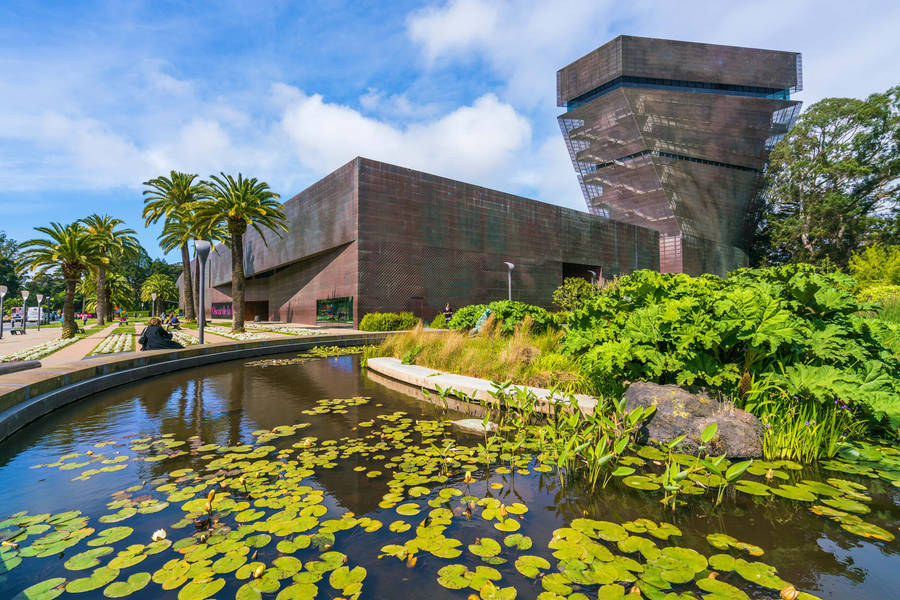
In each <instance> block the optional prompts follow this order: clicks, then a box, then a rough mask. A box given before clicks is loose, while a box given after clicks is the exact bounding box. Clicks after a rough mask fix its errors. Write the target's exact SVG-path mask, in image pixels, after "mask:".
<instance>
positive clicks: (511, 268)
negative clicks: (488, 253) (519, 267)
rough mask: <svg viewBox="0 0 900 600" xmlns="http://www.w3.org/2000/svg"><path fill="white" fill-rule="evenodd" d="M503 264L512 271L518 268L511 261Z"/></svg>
mask: <svg viewBox="0 0 900 600" xmlns="http://www.w3.org/2000/svg"><path fill="white" fill-rule="evenodd" d="M503 264H504V265H506V268H507V269H509V270H510V271H512V270H513V269H515V268H516V265H514V264H512V263H511V262H504V263H503Z"/></svg>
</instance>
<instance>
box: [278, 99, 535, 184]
mask: <svg viewBox="0 0 900 600" xmlns="http://www.w3.org/2000/svg"><path fill="white" fill-rule="evenodd" d="M276 94H278V95H280V96H284V95H285V94H286V90H284V89H283V88H279V89H277V90H276ZM289 95H291V96H292V97H293V101H292V102H291V103H290V104H289V105H288V106H286V108H285V109H284V112H283V116H282V119H281V127H282V129H283V131H284V132H285V133H286V134H287V136H288V139H289V140H290V143H291V145H292V147H293V150H294V154H295V156H296V157H297V159H298V160H299V161H300V162H301V163H302V164H304V165H305V166H307V167H309V168H310V169H312V170H313V171H315V172H317V173H320V174H323V173H327V172H329V171H331V170H333V169H335V168H336V167H337V166H339V165H342V164H344V163H345V162H347V161H349V160H350V159H352V158H353V157H355V156H358V155H359V156H365V157H367V158H372V159H375V160H382V161H386V162H391V163H396V164H399V165H402V166H406V167H410V168H413V169H421V170H427V171H431V172H434V173H438V174H440V175H445V176H447V177H458V178H463V179H469V180H473V179H474V180H476V182H481V183H484V182H486V181H488V180H489V181H491V182H498V181H502V180H503V179H504V177H503V175H502V173H503V171H504V169H507V168H509V167H510V165H512V164H513V162H514V160H515V158H516V157H517V154H518V153H520V152H522V151H525V150H526V147H527V144H528V143H529V141H530V139H531V127H530V125H529V123H528V121H527V119H525V118H524V117H523V116H522V115H520V114H518V113H517V112H516V110H515V109H514V108H513V107H512V106H510V105H509V104H505V103H503V102H501V101H500V100H499V99H498V98H497V97H496V96H495V95H493V94H486V95H484V96H482V97H480V98H478V99H477V100H475V101H474V102H473V103H472V104H471V105H469V106H462V107H459V108H457V109H456V110H454V111H452V112H450V113H448V114H446V115H444V116H442V117H440V118H437V119H434V120H431V121H426V122H416V123H412V124H409V125H407V126H405V127H398V126H394V125H392V124H389V123H386V122H384V121H380V120H377V119H374V118H372V117H367V116H365V115H363V114H361V113H360V112H358V111H356V110H354V109H352V108H350V107H348V106H342V105H339V104H332V103H328V102H326V101H325V100H324V99H323V98H322V96H321V95H319V94H313V95H311V96H307V95H305V94H303V93H302V92H300V91H299V90H296V91H294V92H293V93H291V94H289Z"/></svg>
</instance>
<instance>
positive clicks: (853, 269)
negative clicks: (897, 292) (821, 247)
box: [849, 244, 900, 289]
mask: <svg viewBox="0 0 900 600" xmlns="http://www.w3.org/2000/svg"><path fill="white" fill-rule="evenodd" d="M849 266H850V274H851V275H852V276H853V278H854V279H855V280H856V282H857V283H858V284H859V287H860V288H863V289H867V288H870V287H873V286H894V287H896V286H900V245H894V246H885V245H883V244H872V245H871V246H866V247H865V248H863V249H862V250H858V251H857V252H854V253H853V254H852V255H851V256H850V264H849ZM898 289H900V288H898Z"/></svg>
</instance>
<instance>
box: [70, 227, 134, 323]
mask: <svg viewBox="0 0 900 600" xmlns="http://www.w3.org/2000/svg"><path fill="white" fill-rule="evenodd" d="M81 223H82V224H83V225H84V226H85V227H87V230H88V233H89V235H90V236H91V238H92V239H93V242H94V245H95V246H97V249H98V250H99V251H100V253H101V255H102V256H104V257H106V258H107V259H109V258H110V257H116V256H121V257H134V256H137V254H138V247H139V246H140V243H139V242H138V240H137V234H136V233H135V231H134V229H116V228H117V227H118V226H119V225H122V224H123V223H125V221H123V220H122V219H116V218H114V217H110V216H109V215H98V214H96V213H94V214H92V215H91V216H89V217H85V218H84V219H81ZM107 262H109V261H107ZM93 266H94V268H93V269H92V274H95V275H96V278H97V290H96V293H95V294H94V298H96V299H97V325H103V324H105V323H106V317H107V313H108V312H109V306H108V305H107V302H106V300H107V296H108V294H107V293H106V278H107V275H106V264H104V263H102V262H101V263H98V264H96V265H93Z"/></svg>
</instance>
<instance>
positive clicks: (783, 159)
mask: <svg viewBox="0 0 900 600" xmlns="http://www.w3.org/2000/svg"><path fill="white" fill-rule="evenodd" d="M767 177H768V190H767V194H766V196H767V197H766V205H765V207H764V210H763V212H762V217H761V220H760V228H759V232H758V233H759V238H758V240H757V243H756V245H755V247H754V252H753V255H754V258H755V259H756V262H761V263H776V264H777V263H792V262H811V263H822V262H830V263H832V264H834V265H838V266H841V267H846V265H847V263H848V261H849V258H850V255H851V253H852V252H853V251H854V250H856V249H858V248H860V247H862V246H864V245H867V244H870V243H873V242H878V241H881V242H886V243H897V241H898V239H897V234H898V191H900V86H897V87H894V88H891V89H890V90H888V91H887V92H885V93H882V94H873V95H871V96H869V98H867V99H866V100H859V99H855V98H826V99H824V100H821V101H820V102H817V103H816V104H814V105H812V106H811V107H810V108H809V109H808V110H807V111H806V112H804V113H803V114H802V115H801V116H800V118H799V119H798V120H797V123H796V125H794V127H793V128H791V130H790V131H789V132H788V133H787V135H786V136H785V137H784V138H783V139H782V140H781V141H780V142H778V144H776V146H775V148H774V149H773V150H772V153H771V155H770V157H769V166H768V171H767Z"/></svg>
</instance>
